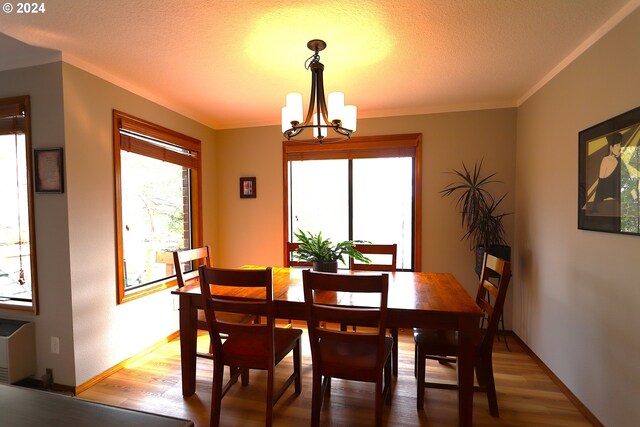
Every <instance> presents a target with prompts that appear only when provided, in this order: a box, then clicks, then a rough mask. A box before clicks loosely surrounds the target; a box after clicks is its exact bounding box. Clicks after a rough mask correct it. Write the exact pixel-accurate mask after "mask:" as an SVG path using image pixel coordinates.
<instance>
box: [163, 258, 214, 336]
mask: <svg viewBox="0 0 640 427" xmlns="http://www.w3.org/2000/svg"><path fill="white" fill-rule="evenodd" d="M201 265H205V266H207V267H213V263H212V261H211V249H210V248H209V246H203V247H201V248H194V249H187V250H184V251H175V252H173V268H174V270H175V273H176V282H178V288H182V287H184V285H185V284H187V283H189V282H192V281H193V282H195V283H199V278H200V273H199V272H198V267H199V266H201ZM185 266H186V268H185ZM183 269H184V270H183ZM198 329H202V330H204V331H206V330H207V320H206V319H205V317H204V312H203V311H202V310H200V311H198Z"/></svg>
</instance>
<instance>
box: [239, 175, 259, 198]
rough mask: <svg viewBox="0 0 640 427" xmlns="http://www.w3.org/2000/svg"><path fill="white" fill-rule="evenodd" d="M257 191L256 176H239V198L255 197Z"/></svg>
mask: <svg viewBox="0 0 640 427" xmlns="http://www.w3.org/2000/svg"><path fill="white" fill-rule="evenodd" d="M256 193H257V188H256V177H255V176H252V177H249V178H247V177H242V178H240V198H241V199H255V198H256Z"/></svg>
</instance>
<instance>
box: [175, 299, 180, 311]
mask: <svg viewBox="0 0 640 427" xmlns="http://www.w3.org/2000/svg"><path fill="white" fill-rule="evenodd" d="M179 309H180V300H179V298H178V296H176V297H175V298H173V311H178V310H179Z"/></svg>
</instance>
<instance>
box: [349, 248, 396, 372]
mask: <svg viewBox="0 0 640 427" xmlns="http://www.w3.org/2000/svg"><path fill="white" fill-rule="evenodd" d="M355 248H356V250H358V251H359V252H360V253H362V254H363V255H365V256H366V255H374V257H373V259H372V261H373V262H371V263H370V264H365V263H361V262H356V260H355V259H354V258H349V268H350V269H351V270H361V271H390V272H392V273H395V272H396V257H397V253H398V245H397V244H396V243H394V244H392V245H375V244H356V246H355ZM377 255H379V256H380V257H376V256H377ZM362 326H366V325H362ZM343 329H344V327H343ZM389 332H390V333H391V336H392V337H393V342H394V343H395V344H394V346H393V363H392V366H393V376H394V377H397V376H398V343H399V341H398V328H395V327H394V328H389Z"/></svg>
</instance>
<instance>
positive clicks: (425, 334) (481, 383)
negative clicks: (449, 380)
mask: <svg viewBox="0 0 640 427" xmlns="http://www.w3.org/2000/svg"><path fill="white" fill-rule="evenodd" d="M492 272H493V273H494V274H493V275H492V277H496V279H494V281H493V282H492V281H490V274H491V273H492ZM510 278H511V263H510V262H508V261H505V260H503V259H500V258H497V257H495V256H493V255H490V254H487V253H485V256H484V262H483V266H482V273H481V276H480V282H479V284H478V291H477V294H476V304H478V306H480V308H481V309H482V311H483V312H484V313H485V316H486V317H488V319H489V321H488V324H487V329H485V330H481V333H480V334H479V335H478V339H477V341H476V342H475V343H474V351H475V373H476V378H477V379H478V386H477V387H474V390H475V391H483V392H486V393H487V399H488V401H489V412H490V414H491V416H493V417H497V416H498V399H497V397H496V386H495V381H494V378H493V362H492V355H493V341H494V338H495V336H496V331H497V330H498V322H499V320H500V317H501V316H502V308H503V306H504V300H505V297H506V295H507V289H508V286H509V280H510ZM489 295H492V296H493V298H489ZM491 301H493V303H491ZM413 335H414V338H415V342H416V364H417V377H418V380H417V384H418V393H417V396H418V402H417V407H418V409H422V408H423V406H424V389H425V387H429V388H444V389H454V390H457V388H458V386H457V385H456V384H441V383H434V382H429V381H426V361H425V359H426V358H427V357H429V356H430V355H433V356H438V357H446V356H456V357H457V356H458V355H459V348H460V343H459V339H458V333H457V332H456V331H446V330H429V329H414V333H413Z"/></svg>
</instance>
